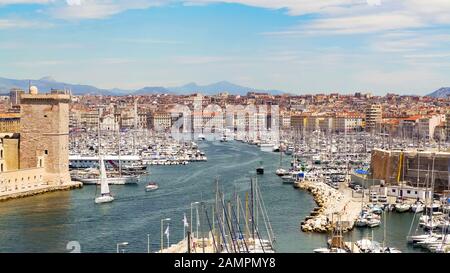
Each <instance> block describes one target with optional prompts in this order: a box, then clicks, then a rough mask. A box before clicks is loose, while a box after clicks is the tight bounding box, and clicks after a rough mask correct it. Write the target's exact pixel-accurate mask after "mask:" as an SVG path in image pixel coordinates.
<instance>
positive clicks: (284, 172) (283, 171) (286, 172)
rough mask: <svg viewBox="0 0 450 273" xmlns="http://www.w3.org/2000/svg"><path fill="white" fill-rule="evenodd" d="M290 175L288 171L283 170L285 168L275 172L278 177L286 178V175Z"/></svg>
mask: <svg viewBox="0 0 450 273" xmlns="http://www.w3.org/2000/svg"><path fill="white" fill-rule="evenodd" d="M288 173H289V172H288V171H286V170H285V169H283V168H278V169H277V170H276V171H275V174H276V175H278V176H284V175H286V174H288Z"/></svg>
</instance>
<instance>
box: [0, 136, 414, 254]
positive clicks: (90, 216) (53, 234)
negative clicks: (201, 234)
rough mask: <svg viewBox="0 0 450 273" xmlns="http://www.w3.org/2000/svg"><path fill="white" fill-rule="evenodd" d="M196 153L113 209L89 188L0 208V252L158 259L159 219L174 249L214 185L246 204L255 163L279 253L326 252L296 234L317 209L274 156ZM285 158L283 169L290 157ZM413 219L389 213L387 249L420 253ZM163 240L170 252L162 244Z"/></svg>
mask: <svg viewBox="0 0 450 273" xmlns="http://www.w3.org/2000/svg"><path fill="white" fill-rule="evenodd" d="M199 148H200V149H201V150H202V151H204V152H205V153H206V155H207V157H208V161H207V162H197V163H191V164H188V165H174V166H151V167H150V169H149V170H150V175H149V176H148V177H143V178H142V179H141V183H140V184H138V185H125V186H111V191H112V193H113V194H114V196H115V201H114V202H112V203H108V204H101V205H96V204H94V198H95V196H96V194H98V191H99V188H97V187H96V186H92V185H87V186H84V187H83V188H82V189H79V190H72V191H64V192H55V193H49V194H44V195H38V196H34V197H29V198H23V199H16V200H11V201H7V202H1V203H0V252H70V250H69V249H67V245H68V243H69V242H71V241H77V242H78V243H79V245H80V246H81V252H116V246H117V244H118V243H121V242H128V245H127V246H126V247H122V249H124V251H126V252H147V247H148V242H150V244H149V245H150V250H151V251H152V252H155V251H157V250H159V248H160V240H161V239H160V238H161V219H163V218H171V220H170V221H169V225H170V243H171V244H172V243H177V242H178V241H180V240H181V239H182V237H183V221H182V220H183V214H186V216H187V219H188V221H190V207H191V206H190V205H191V203H192V202H198V201H205V202H209V203H210V204H212V202H213V201H214V196H215V193H214V192H215V188H216V182H215V180H216V179H218V181H219V188H220V189H221V190H222V191H223V192H225V193H226V195H225V198H226V199H228V198H231V197H232V195H233V194H234V192H237V193H238V194H240V196H241V197H242V199H243V198H244V193H245V192H246V191H249V190H250V178H251V177H255V176H256V172H255V169H256V167H258V166H260V162H262V163H263V166H264V168H265V174H264V175H259V176H258V184H259V186H260V189H261V193H262V196H263V198H264V203H265V205H266V207H267V210H268V214H269V217H270V221H271V224H272V227H273V230H274V233H275V236H276V245H275V247H276V251H277V252H312V250H313V249H315V248H319V247H324V246H325V245H326V240H327V236H326V235H324V234H312V233H303V232H301V231H300V222H301V221H302V220H303V219H304V218H305V216H307V215H309V213H310V211H311V210H312V209H313V208H314V207H315V202H314V200H313V199H312V197H311V196H310V195H309V194H308V193H307V192H305V191H302V190H297V189H294V188H293V187H292V185H287V184H282V182H281V179H280V178H279V177H278V176H276V175H275V170H276V169H277V168H278V167H279V153H272V152H262V151H260V149H259V148H258V147H256V146H252V145H248V144H244V143H240V142H235V141H230V142H200V143H199ZM283 158H284V166H285V167H287V166H288V165H289V164H290V163H289V162H290V157H289V158H287V157H283ZM149 181H154V182H157V183H158V184H159V189H158V190H157V191H154V192H145V185H146V184H147V182H149ZM211 206H212V205H211ZM194 211H195V210H194ZM194 217H195V213H194ZM200 217H202V215H201V216H200ZM412 217H413V214H412V213H403V214H399V213H395V212H390V213H387V217H386V218H387V222H386V226H387V229H386V245H388V246H392V247H396V248H398V249H400V250H402V251H403V252H415V251H419V250H418V249H414V248H412V247H409V246H407V244H406V241H405V238H406V236H407V234H408V231H409V228H410V225H411V220H412ZM194 222H195V221H194ZM166 223H167V222H165V224H164V230H165V229H166ZM382 226H383V225H381V226H380V227H377V228H374V229H373V237H374V239H375V240H376V241H379V242H381V241H382V240H383V227H382ZM202 228H205V226H202ZM195 229H196V227H194V231H195ZM364 236H372V232H371V230H370V229H355V230H354V231H353V232H351V233H350V234H348V235H346V237H347V238H348V239H351V238H353V240H359V239H361V238H363V237H364ZM164 240H165V242H164V245H165V246H167V241H166V237H165V236H164Z"/></svg>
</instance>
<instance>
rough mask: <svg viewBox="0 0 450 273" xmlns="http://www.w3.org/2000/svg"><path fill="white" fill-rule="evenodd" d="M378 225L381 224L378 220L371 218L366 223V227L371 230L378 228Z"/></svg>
mask: <svg viewBox="0 0 450 273" xmlns="http://www.w3.org/2000/svg"><path fill="white" fill-rule="evenodd" d="M380 223H381V221H380V220H378V219H375V218H373V219H370V220H368V221H367V226H368V227H371V228H373V227H378V226H379V225H380Z"/></svg>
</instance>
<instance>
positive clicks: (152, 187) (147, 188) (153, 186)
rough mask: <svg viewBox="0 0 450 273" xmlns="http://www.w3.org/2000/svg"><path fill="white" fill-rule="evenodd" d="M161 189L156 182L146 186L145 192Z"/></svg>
mask: <svg viewBox="0 0 450 273" xmlns="http://www.w3.org/2000/svg"><path fill="white" fill-rule="evenodd" d="M157 189H159V186H158V184H156V183H155V182H149V183H148V184H147V185H146V186H145V191H155V190H157Z"/></svg>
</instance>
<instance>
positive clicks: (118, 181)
mask: <svg viewBox="0 0 450 273" xmlns="http://www.w3.org/2000/svg"><path fill="white" fill-rule="evenodd" d="M75 180H77V181H80V182H82V183H83V184H85V185H100V178H75ZM106 181H107V182H108V184H109V185H125V184H137V183H139V178H138V177H134V176H122V177H108V178H106Z"/></svg>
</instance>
